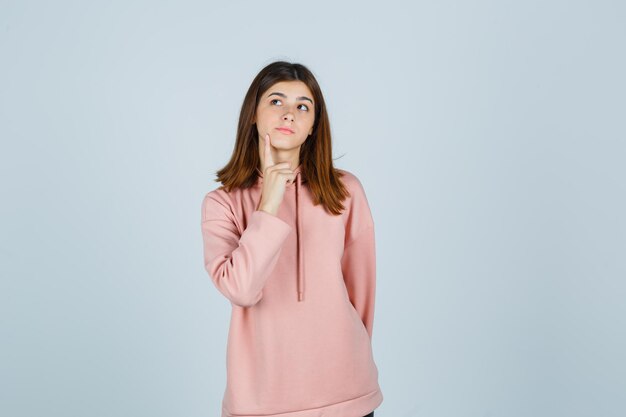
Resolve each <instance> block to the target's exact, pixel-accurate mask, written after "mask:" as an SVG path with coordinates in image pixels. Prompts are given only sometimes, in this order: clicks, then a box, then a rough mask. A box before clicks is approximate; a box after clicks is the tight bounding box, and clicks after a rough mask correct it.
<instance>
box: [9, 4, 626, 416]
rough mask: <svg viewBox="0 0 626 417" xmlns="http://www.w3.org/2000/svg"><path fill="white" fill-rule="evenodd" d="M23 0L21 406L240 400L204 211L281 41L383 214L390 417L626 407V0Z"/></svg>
mask: <svg viewBox="0 0 626 417" xmlns="http://www.w3.org/2000/svg"><path fill="white" fill-rule="evenodd" d="M0 5H1V9H0V54H1V56H0V58H1V65H0V136H1V138H2V150H1V152H0V158H1V160H0V162H1V163H0V169H1V170H2V171H1V178H2V179H1V181H2V204H1V205H0V207H1V208H0V209H1V210H2V211H1V220H2V223H1V228H2V229H1V236H2V238H1V239H2V240H1V244H2V246H1V248H0V249H1V251H0V256H1V257H2V260H1V274H2V281H1V287H0V309H1V311H0V321H1V322H0V324H1V327H0V331H1V337H2V340H1V350H2V352H1V354H0V383H1V386H0V414H1V415H2V416H7V417H9V416H10V417H21V416H44V415H45V416H50V417H52V416H59V417H61V416H63V417H65V416H81V417H82V416H90V417H99V416H115V417H118V416H151V417H160V416H164V417H165V416H167V417H169V416H172V417H173V416H176V417H182V416H185V417H200V416H218V413H219V410H220V405H221V404H220V402H221V398H222V394H223V389H224V384H225V352H226V337H227V331H228V320H229V313H230V305H229V303H228V302H227V300H226V299H225V298H223V296H222V295H221V294H219V292H218V291H217V290H216V289H215V288H214V286H213V284H212V283H211V281H210V279H209V277H208V274H207V273H206V272H205V270H204V267H203V259H202V240H201V233H200V204H201V200H202V198H203V196H204V195H205V193H207V192H208V191H210V190H213V189H214V188H216V187H217V184H216V183H215V182H214V181H213V180H214V178H215V176H214V172H215V171H216V170H217V169H219V168H221V167H222V166H223V165H224V164H225V163H226V161H227V160H228V157H229V155H230V153H231V151H232V147H233V143H234V137H235V129H236V123H237V117H238V112H239V109H240V106H241V102H242V100H243V96H244V94H245V92H246V90H247V88H248V86H249V84H250V82H251V81H252V78H253V77H254V76H255V75H256V73H257V72H258V71H259V70H260V69H261V68H262V67H263V66H265V65H267V64H269V63H270V62H272V61H274V60H278V59H286V60H289V61H293V62H301V63H303V64H305V65H307V66H309V68H310V69H311V70H312V71H313V72H314V74H315V75H316V76H317V78H318V80H319V82H320V84H321V87H322V89H323V92H324V94H325V98H326V100H327V103H328V108H329V112H330V116H331V123H332V133H333V138H334V152H335V157H336V158H337V160H336V165H337V166H338V167H340V168H344V169H348V170H350V171H351V172H353V173H354V174H355V175H357V176H358V177H359V178H360V179H361V181H362V183H363V185H364V187H365V189H366V192H367V195H368V199H369V201H370V205H371V208H372V211H373V214H374V218H375V224H376V233H377V254H378V258H377V259H378V268H377V271H378V292H377V307H376V319H375V326H374V336H373V337H374V340H373V346H374V354H375V359H376V361H377V365H378V367H379V372H380V384H381V388H382V390H383V394H384V397H385V399H384V402H383V404H382V405H381V406H380V407H379V408H378V409H377V410H376V416H379V417H385V416H387V417H392V416H403V417H409V416H425V417H426V416H428V417H458V416H480V417H496V416H520V417H521V416H524V417H526V416H550V417H553V416H567V417H574V416H590V417H591V416H593V417H597V416H623V415H624V414H625V413H626V403H625V399H624V396H623V394H624V392H626V361H625V358H624V352H625V351H626V307H625V304H624V303H625V301H626V284H625V282H624V279H625V277H626V260H625V249H626V233H625V232H626V230H625V228H626V223H625V221H624V213H625V212H626V199H625V192H626V186H625V184H624V180H625V178H626V168H625V162H624V159H625V157H626V152H625V151H626V145H625V143H624V141H625V138H626V128H625V121H624V120H625V115H626V101H625V93H626V83H625V81H624V74H626V59H625V53H624V50H625V49H624V48H625V46H624V45H625V42H626V29H625V27H626V26H625V25H624V21H625V18H626V13H625V12H626V7H625V6H624V3H623V2H619V1H523V2H520V1H518V2H512V1H491V2H488V1H478V2H462V1H436V2H408V1H406V2H398V1H385V2H376V3H363V2H357V1H350V2H347V1H345V2H337V1H333V2H327V1H316V2H302V3H301V2H253V1H249V2H243V1H230V2H220V3H218V2H199V1H198V2H181V1H176V2H174V1H171V2H150V1H115V2H100V4H97V3H96V2H80V1H74V2H68V1H60V2H43V1H39V2H33V1H19V2H18V1H14V2H6V1H1V2H0ZM346 417H356V416H346Z"/></svg>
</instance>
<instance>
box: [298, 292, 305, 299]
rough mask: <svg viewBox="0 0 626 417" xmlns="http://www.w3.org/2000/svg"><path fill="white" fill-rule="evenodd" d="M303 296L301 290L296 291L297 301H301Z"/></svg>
mask: <svg viewBox="0 0 626 417" xmlns="http://www.w3.org/2000/svg"><path fill="white" fill-rule="evenodd" d="M303 298H304V294H302V293H301V292H299V293H298V301H302V299H303Z"/></svg>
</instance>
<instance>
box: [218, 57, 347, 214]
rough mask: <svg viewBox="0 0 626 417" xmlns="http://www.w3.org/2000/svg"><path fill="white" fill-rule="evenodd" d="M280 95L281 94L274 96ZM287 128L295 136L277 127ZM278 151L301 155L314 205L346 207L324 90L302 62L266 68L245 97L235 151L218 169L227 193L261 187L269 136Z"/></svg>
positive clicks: (256, 78) (332, 209)
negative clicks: (262, 160)
mask: <svg viewBox="0 0 626 417" xmlns="http://www.w3.org/2000/svg"><path fill="white" fill-rule="evenodd" d="M274 93H278V94H274ZM281 126H287V127H290V128H291V129H293V130H294V134H293V135H285V134H283V133H281V132H279V131H278V130H276V128H278V127H281ZM266 133H269V134H270V136H271V143H272V145H273V146H274V147H275V148H276V149H277V151H279V152H281V151H282V152H286V153H288V152H289V151H296V150H297V152H298V155H299V158H298V161H299V164H301V165H302V174H303V175H304V177H305V178H306V180H307V185H308V186H309V188H310V189H311V192H312V193H313V195H314V199H315V204H319V203H322V204H324V205H325V206H326V208H327V209H328V210H329V211H330V212H332V213H333V214H339V211H340V210H342V209H343V205H341V200H343V199H344V198H345V197H346V196H347V190H346V189H345V187H344V186H343V184H342V183H341V181H339V177H340V176H341V174H340V173H339V172H338V171H337V170H336V169H335V168H334V167H333V163H332V143H331V134H330V123H329V118H328V113H327V111H326V104H325V102H324V96H323V95H322V90H321V88H320V86H319V84H318V83H317V80H316V79H315V76H314V75H313V73H312V72H311V71H310V70H309V69H308V68H306V67H305V66H304V65H302V64H298V63H289V62H285V61H277V62H273V63H271V64H269V65H267V66H266V67H265V68H263V69H262V70H261V71H260V72H259V73H258V74H257V76H256V77H255V78H254V80H253V81H252V83H251V85H250V87H249V88H248V91H247V93H246V95H245V97H244V100H243V104H242V106H241V111H240V114H239V123H238V126H237V137H236V140H235V147H234V150H233V154H232V156H231V159H230V161H229V162H228V164H227V165H226V166H225V167H224V168H222V169H221V170H219V171H217V176H218V178H217V180H216V181H218V182H221V183H222V184H223V187H224V188H226V190H227V191H230V190H231V189H232V188H237V187H241V188H247V187H250V186H252V185H254V184H255V183H256V180H257V175H258V173H257V172H256V169H257V168H260V152H259V150H260V149H263V148H262V147H260V146H259V145H260V143H261V142H260V141H263V140H265V139H264V138H265V134H266Z"/></svg>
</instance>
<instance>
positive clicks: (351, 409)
mask: <svg viewBox="0 0 626 417" xmlns="http://www.w3.org/2000/svg"><path fill="white" fill-rule="evenodd" d="M382 402H383V394H382V391H381V390H380V388H378V389H376V390H375V391H372V392H370V393H368V394H365V395H362V396H360V397H356V398H352V399H350V400H347V401H342V402H339V403H333V404H329V405H325V406H322V407H315V408H307V409H304V410H296V411H286V412H280V413H263V414H258V413H255V414H233V413H230V412H229V411H228V410H227V409H226V408H225V407H222V417H361V416H364V415H367V414H369V413H371V412H372V411H374V410H375V409H376V408H378V406H379V405H380V404H381V403H382Z"/></svg>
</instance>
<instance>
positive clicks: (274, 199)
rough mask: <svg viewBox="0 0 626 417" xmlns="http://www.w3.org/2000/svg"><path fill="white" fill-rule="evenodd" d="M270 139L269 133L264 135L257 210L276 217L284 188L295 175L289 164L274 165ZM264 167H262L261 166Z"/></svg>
mask: <svg viewBox="0 0 626 417" xmlns="http://www.w3.org/2000/svg"><path fill="white" fill-rule="evenodd" d="M270 147H271V139H270V135H269V133H266V134H265V151H264V155H265V158H264V161H262V162H261V165H262V167H261V171H263V189H262V190H261V201H260V203H259V207H258V210H263V211H266V212H268V213H270V214H273V215H274V216H276V214H277V213H278V207H280V203H281V202H282V201H283V196H284V194H285V186H286V185H287V183H288V182H292V181H294V180H295V179H296V175H295V174H294V172H293V171H292V170H291V169H290V168H289V162H279V163H277V164H275V163H274V158H273V157H272V151H271V148H270ZM263 165H264V166H263Z"/></svg>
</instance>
